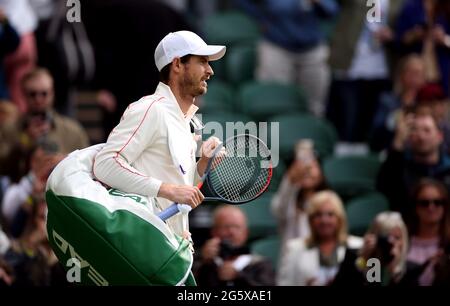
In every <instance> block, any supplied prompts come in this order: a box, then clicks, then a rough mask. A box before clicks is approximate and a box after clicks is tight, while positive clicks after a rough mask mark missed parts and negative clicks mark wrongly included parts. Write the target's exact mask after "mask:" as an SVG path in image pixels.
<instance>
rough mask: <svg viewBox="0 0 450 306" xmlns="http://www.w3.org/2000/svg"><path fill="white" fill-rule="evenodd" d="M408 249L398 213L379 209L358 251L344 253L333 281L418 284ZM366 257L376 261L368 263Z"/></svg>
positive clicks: (350, 285) (339, 284) (402, 223)
mask: <svg viewBox="0 0 450 306" xmlns="http://www.w3.org/2000/svg"><path fill="white" fill-rule="evenodd" d="M407 252H408V231H407V229H406V226H405V223H404V222H403V219H402V217H401V215H400V214H399V213H397V212H383V213H380V214H378V215H377V216H376V217H375V220H374V221H373V223H372V225H371V226H370V228H369V230H368V231H367V234H366V235H365V236H364V246H363V247H362V248H361V250H360V252H359V253H355V252H348V253H347V256H346V257H345V260H344V262H343V263H342V265H341V269H340V270H339V273H338V274H337V275H336V278H335V280H334V282H333V285H334V286H349V287H352V286H353V287H355V286H368V285H374V286H398V285H409V286H413V285H417V273H415V272H414V271H410V270H409V269H408V268H407V264H406V255H407ZM356 254H358V255H359V256H357V255H356ZM369 259H377V260H378V261H377V262H378V264H379V265H378V266H377V265H373V264H371V263H370V262H369V263H368V261H369ZM376 267H379V270H378V271H376V270H373V269H377V268H376ZM369 269H372V270H371V271H369Z"/></svg>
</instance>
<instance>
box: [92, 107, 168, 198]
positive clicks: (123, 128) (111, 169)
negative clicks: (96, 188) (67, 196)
mask: <svg viewBox="0 0 450 306" xmlns="http://www.w3.org/2000/svg"><path fill="white" fill-rule="evenodd" d="M158 101H159V100H155V101H152V102H150V103H145V102H143V101H141V102H137V103H136V104H135V105H132V106H131V107H128V109H127V110H126V111H125V113H124V115H123V116H122V119H121V121H120V123H119V124H118V125H117V126H116V128H115V129H114V130H113V131H112V132H111V134H110V135H109V137H108V140H107V142H106V145H105V146H104V147H103V148H102V150H101V151H100V152H99V153H98V154H97V155H96V157H95V159H94V165H93V174H94V176H95V177H96V178H97V179H98V180H99V181H100V182H102V183H104V184H106V185H108V186H111V187H113V188H117V189H120V190H122V191H124V192H130V193H138V194H142V195H146V196H149V197H156V196H157V194H158V191H159V187H160V186H161V183H162V182H161V181H160V180H158V179H156V178H153V177H149V176H147V175H145V174H143V173H141V172H139V171H138V170H136V169H135V168H134V167H133V163H134V162H135V161H136V159H137V158H138V157H139V156H140V155H141V153H142V152H143V151H144V150H145V149H146V148H147V147H149V146H151V145H152V143H153V142H154V140H155V138H156V134H157V131H158V129H159V128H160V125H161V121H162V119H161V116H162V115H161V113H160V112H161V110H159V109H158V108H157V107H155V103H157V102H158Z"/></svg>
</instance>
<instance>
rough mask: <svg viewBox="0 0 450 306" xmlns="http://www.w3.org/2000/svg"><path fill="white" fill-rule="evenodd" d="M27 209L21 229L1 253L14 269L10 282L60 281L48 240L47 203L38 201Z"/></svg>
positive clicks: (56, 264)
mask: <svg viewBox="0 0 450 306" xmlns="http://www.w3.org/2000/svg"><path fill="white" fill-rule="evenodd" d="M30 210H31V215H30V218H29V219H28V222H27V225H26V228H25V231H24V233H23V234H22V235H21V237H20V239H17V240H13V241H12V245H11V248H10V249H9V250H8V251H7V252H6V254H5V256H4V259H5V261H6V262H7V263H8V264H9V265H10V266H11V267H12V269H13V271H14V273H13V275H14V281H13V283H12V285H13V286H15V287H23V286H49V285H51V284H54V283H58V282H61V281H62V280H60V279H59V275H60V273H59V272H60V271H59V270H60V269H61V266H60V265H59V263H58V261H57V258H56V256H55V255H54V254H53V252H52V251H51V249H50V246H49V245H48V240H47V230H46V214H47V204H46V203H45V201H44V200H42V201H39V202H37V203H35V204H34V205H33V206H32V207H31V208H30ZM56 278H58V279H56Z"/></svg>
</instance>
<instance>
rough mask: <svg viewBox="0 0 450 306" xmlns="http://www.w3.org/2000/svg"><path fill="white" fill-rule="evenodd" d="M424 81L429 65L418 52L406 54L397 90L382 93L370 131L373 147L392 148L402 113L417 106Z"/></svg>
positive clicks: (397, 73)
mask: <svg viewBox="0 0 450 306" xmlns="http://www.w3.org/2000/svg"><path fill="white" fill-rule="evenodd" d="M424 84H425V69H424V62H423V60H422V58H421V57H420V56H419V55H417V54H411V55H408V56H406V57H405V58H403V59H402V60H401V61H400V63H399V64H398V67H397V72H396V75H395V78H394V90H393V91H389V92H384V93H382V94H381V95H380V101H379V104H378V110H377V111H376V113H375V117H374V121H373V124H372V129H371V133H370V146H371V149H372V150H374V151H381V150H384V149H387V148H389V146H390V144H391V143H392V139H393V138H394V132H395V128H396V126H397V118H398V116H399V114H400V113H402V114H406V113H408V112H410V111H411V110H412V109H413V108H414V106H415V104H416V100H417V93H418V92H419V90H420V89H421V88H422V86H423V85H424Z"/></svg>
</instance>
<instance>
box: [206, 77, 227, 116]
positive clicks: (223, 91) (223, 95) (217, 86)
mask: <svg viewBox="0 0 450 306" xmlns="http://www.w3.org/2000/svg"><path fill="white" fill-rule="evenodd" d="M202 98H203V101H202V104H201V105H200V111H201V112H202V113H215V112H222V111H225V112H232V111H233V105H234V102H233V99H234V93H233V89H232V88H231V87H230V86H229V85H228V84H227V83H225V82H222V81H212V82H211V83H210V84H208V92H207V93H206V94H205V96H204V97H202Z"/></svg>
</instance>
